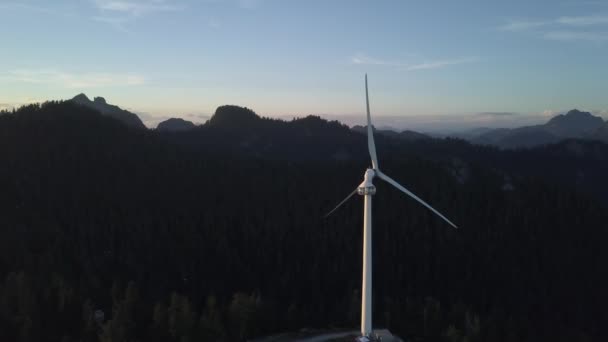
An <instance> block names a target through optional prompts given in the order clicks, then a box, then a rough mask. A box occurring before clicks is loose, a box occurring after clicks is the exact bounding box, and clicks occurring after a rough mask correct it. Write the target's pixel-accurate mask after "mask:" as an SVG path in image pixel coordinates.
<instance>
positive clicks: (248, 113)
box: [208, 105, 260, 126]
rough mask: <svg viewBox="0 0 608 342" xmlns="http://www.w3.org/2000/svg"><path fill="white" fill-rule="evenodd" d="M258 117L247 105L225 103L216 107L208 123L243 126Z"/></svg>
mask: <svg viewBox="0 0 608 342" xmlns="http://www.w3.org/2000/svg"><path fill="white" fill-rule="evenodd" d="M259 119H260V117H259V116H258V115H257V114H256V113H255V112H254V111H252V110H251V109H249V108H247V107H239V106H234V105H225V106H220V107H217V109H216V110H215V114H213V116H212V117H211V119H209V121H208V124H209V125H227V126H244V125H247V124H249V123H252V122H256V121H258V120H259Z"/></svg>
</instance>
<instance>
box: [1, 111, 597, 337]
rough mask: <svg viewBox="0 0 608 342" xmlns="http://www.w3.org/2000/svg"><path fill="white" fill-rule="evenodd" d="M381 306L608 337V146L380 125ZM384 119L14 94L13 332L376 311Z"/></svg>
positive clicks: (547, 332)
mask: <svg viewBox="0 0 608 342" xmlns="http://www.w3.org/2000/svg"><path fill="white" fill-rule="evenodd" d="M377 139H378V141H377V145H378V151H379V158H380V159H381V160H382V167H383V169H384V170H385V171H386V173H387V174H390V175H391V177H393V178H395V179H396V180H397V181H398V182H400V183H401V184H403V185H405V186H406V187H408V188H409V189H410V190H412V191H414V192H415V193H417V194H418V195H420V197H422V198H423V199H425V200H426V201H428V202H429V203H431V204H432V205H433V206H434V207H435V208H437V209H438V210H440V211H441V212H442V213H444V214H445V215H446V216H448V217H449V218H450V220H452V221H453V222H455V223H456V224H457V225H458V226H459V227H460V228H459V229H458V230H454V229H452V228H450V227H449V226H447V225H446V224H445V223H444V222H442V221H441V220H439V219H437V218H436V217H435V216H434V215H433V214H432V213H430V212H429V211H428V210H426V209H424V208H422V207H420V206H419V205H418V204H417V203H415V202H414V201H412V200H410V199H408V198H406V197H405V196H402V195H401V194H400V193H398V192H397V191H396V190H394V189H393V188H392V187H390V186H387V185H386V184H383V183H381V182H377V184H376V186H377V188H378V191H377V194H376V196H375V197H374V237H373V244H374V247H373V251H374V260H373V262H374V265H373V269H374V308H373V311H374V326H375V327H382V328H387V329H389V330H390V331H391V332H393V333H394V334H395V335H398V336H400V337H402V338H404V339H407V340H408V341H420V342H430V341H438V342H439V341H442V342H465V341H466V342H481V341H486V342H491V341H500V342H501V341H504V342H515V341H530V342H532V341H606V340H607V339H608V332H607V331H606V327H607V326H608V311H607V310H606V307H608V292H607V291H606V289H607V288H608V268H607V267H606V265H605V262H606V261H608V249H607V248H606V247H605V245H606V241H608V224H607V222H608V211H607V210H606V209H607V205H608V179H607V178H606V174H608V173H607V171H608V145H606V144H604V143H601V142H588V141H587V142H585V141H577V140H568V141H565V142H562V143H558V144H555V145H548V146H542V147H537V148H533V149H522V150H512V151H502V150H499V149H497V148H493V147H481V146H475V145H471V144H469V143H467V142H464V141H462V140H456V139H429V140H424V141H402V140H399V141H398V140H393V139H390V138H383V137H378V138H377ZM368 160H369V157H368V155H367V149H366V138H365V136H364V135H362V134H360V133H358V132H354V131H352V130H350V129H349V128H348V127H347V126H345V125H342V124H340V123H339V122H336V121H331V122H330V121H326V120H323V119H321V118H319V117H314V116H310V117H306V118H301V119H294V120H292V121H281V120H276V119H269V118H261V117H259V116H258V115H257V114H255V113H254V112H253V111H251V110H249V109H246V108H241V107H236V106H223V107H220V108H218V110H217V112H216V114H215V115H214V117H212V118H211V119H210V120H209V121H208V122H207V123H206V124H204V125H201V126H198V127H196V128H194V129H192V130H189V131H187V132H176V133H170V132H159V131H155V130H147V129H138V128H134V127H128V126H126V125H123V124H122V123H121V122H119V121H117V120H115V119H113V118H109V117H105V116H102V115H100V114H99V113H98V112H96V111H95V110H93V109H89V108H87V107H84V106H81V105H78V104H75V103H72V102H69V101H67V102H47V103H44V104H38V105H28V106H24V107H21V108H19V109H16V110H12V111H4V112H1V113H0V163H1V164H0V189H1V191H0V340H2V341H15V342H29V341H60V342H70V341H86V342H110V341H112V342H121V341H142V342H143V341H175V342H178V341H179V342H186V341H244V340H247V339H252V338H256V337H262V336H266V335H272V334H277V333H282V332H290V331H299V330H301V329H342V328H344V329H355V330H356V329H357V327H358V324H359V319H360V287H361V254H362V252H361V246H362V239H361V236H362V232H361V230H362V217H361V208H362V205H363V203H362V202H363V201H362V199H361V198H360V197H355V198H353V199H351V201H349V202H348V203H347V204H346V205H345V206H344V207H343V208H340V209H339V210H338V211H337V212H335V213H334V214H333V215H332V216H330V217H329V218H324V215H325V214H326V213H327V212H328V211H329V210H331V209H332V208H333V207H334V206H335V205H336V204H337V203H338V202H339V201H340V200H342V199H343V198H344V197H345V196H346V195H347V194H348V193H350V192H351V191H352V190H353V189H354V188H355V187H356V186H357V185H358V184H359V183H360V182H361V180H362V179H361V178H362V175H363V172H364V170H365V169H366V167H368V163H369V161H368Z"/></svg>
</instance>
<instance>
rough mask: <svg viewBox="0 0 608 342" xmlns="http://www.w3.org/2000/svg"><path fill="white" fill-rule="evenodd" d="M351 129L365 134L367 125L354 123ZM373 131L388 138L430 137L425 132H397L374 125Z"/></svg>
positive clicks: (421, 138) (424, 138) (411, 138)
mask: <svg viewBox="0 0 608 342" xmlns="http://www.w3.org/2000/svg"><path fill="white" fill-rule="evenodd" d="M351 130H352V131H354V132H358V133H362V134H367V126H359V125H356V126H353V127H352V128H351ZM374 132H376V133H377V134H380V135H383V136H386V137H389V138H394V139H401V140H408V141H413V140H426V139H431V137H430V136H428V135H426V134H422V133H419V132H415V131H410V130H405V131H401V132H397V131H393V130H390V129H377V128H375V127H374Z"/></svg>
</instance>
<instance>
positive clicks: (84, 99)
mask: <svg viewBox="0 0 608 342" xmlns="http://www.w3.org/2000/svg"><path fill="white" fill-rule="evenodd" d="M72 101H74V102H76V103H89V102H91V100H89V98H88V97H87V96H86V95H85V94H84V93H80V94H78V95H76V96H74V97H73V98H72Z"/></svg>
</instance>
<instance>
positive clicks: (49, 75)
mask: <svg viewBox="0 0 608 342" xmlns="http://www.w3.org/2000/svg"><path fill="white" fill-rule="evenodd" d="M0 78H2V79H5V80H8V81H13V82H22V83H31V84H41V85H52V86H61V87H64V88H70V89H73V88H97V87H121V86H138V85H142V84H144V83H145V79H144V78H143V77H142V76H139V75H136V74H130V73H128V74H114V73H82V74H76V73H69V72H63V71H57V70H25V69H19V70H12V71H9V72H7V73H6V74H5V75H3V76H1V77H0Z"/></svg>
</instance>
